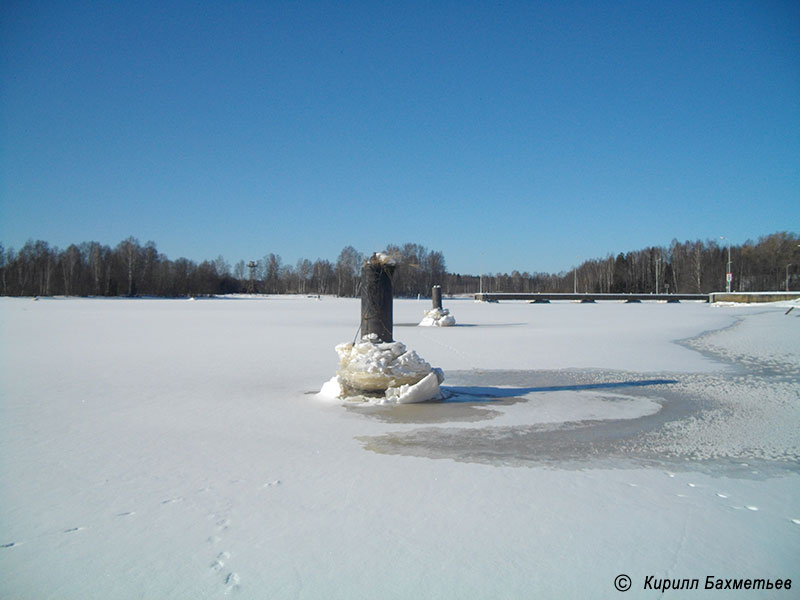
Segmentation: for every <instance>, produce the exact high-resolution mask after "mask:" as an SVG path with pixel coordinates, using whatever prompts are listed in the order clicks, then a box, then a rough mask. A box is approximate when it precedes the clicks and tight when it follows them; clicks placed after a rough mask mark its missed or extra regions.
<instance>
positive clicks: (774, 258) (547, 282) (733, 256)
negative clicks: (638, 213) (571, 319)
mask: <svg viewBox="0 0 800 600" xmlns="http://www.w3.org/2000/svg"><path fill="white" fill-rule="evenodd" d="M799 245H800V237H798V236H797V235H796V234H794V233H787V232H785V231H783V232H778V233H773V234H771V235H766V236H762V237H760V238H759V239H758V241H757V242H753V241H750V240H748V241H747V242H745V243H744V244H742V245H739V246H733V245H732V246H730V262H731V273H732V281H731V290H735V291H741V292H748V291H775V290H784V289H786V287H787V286H788V287H789V289H791V290H795V291H796V290H798V289H800V275H798V273H800V247H798V246H799ZM727 265H728V246H727V245H726V244H724V243H720V242H718V241H717V240H706V241H705V242H702V241H699V240H698V241H694V242H689V241H686V242H682V243H681V242H679V241H678V240H673V241H672V243H671V244H670V245H669V246H668V247H656V246H654V247H650V248H645V249H643V250H635V251H631V252H627V253H620V254H617V256H613V255H611V254H609V255H608V256H606V257H605V258H598V259H592V260H587V261H585V262H584V263H583V264H581V265H580V266H579V267H576V268H575V269H573V270H571V271H567V272H562V273H558V274H548V273H532V274H531V273H520V272H519V271H513V272H512V273H511V274H510V275H509V274H508V273H495V274H488V275H483V276H474V275H458V274H448V275H447V279H446V283H445V285H444V287H445V293H448V294H465V293H474V292H477V291H478V290H479V289H482V290H483V291H484V292H517V293H520V292H522V293H536V292H573V291H577V292H587V293H636V294H649V293H662V294H663V293H670V292H672V293H679V294H692V293H698V294H707V293H710V292H718V291H724V290H725V289H726V273H727Z"/></svg>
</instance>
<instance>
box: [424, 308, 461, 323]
mask: <svg viewBox="0 0 800 600" xmlns="http://www.w3.org/2000/svg"><path fill="white" fill-rule="evenodd" d="M455 324H456V319H455V317H453V315H451V314H450V311H449V310H447V309H446V308H432V309H431V310H428V311H425V317H424V318H423V319H422V321H420V324H419V326H420V327H452V326H453V325H455Z"/></svg>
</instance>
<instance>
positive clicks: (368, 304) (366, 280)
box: [361, 254, 394, 342]
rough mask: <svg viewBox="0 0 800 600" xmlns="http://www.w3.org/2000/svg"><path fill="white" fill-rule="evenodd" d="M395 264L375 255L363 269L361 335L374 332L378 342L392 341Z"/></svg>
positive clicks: (366, 262) (365, 263)
mask: <svg viewBox="0 0 800 600" xmlns="http://www.w3.org/2000/svg"><path fill="white" fill-rule="evenodd" d="M393 273H394V263H392V262H391V261H389V260H387V259H386V257H382V256H379V255H377V254H373V255H372V256H371V257H370V258H369V260H367V261H365V262H364V266H363V267H362V268H361V336H362V337H363V336H365V335H370V334H372V333H374V334H375V335H377V336H378V339H377V341H380V342H392V341H394V339H393V338H392V335H393V329H394V323H393V318H394V317H393V313H392V274H393Z"/></svg>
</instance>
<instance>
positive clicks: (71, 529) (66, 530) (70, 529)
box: [64, 527, 86, 533]
mask: <svg viewBox="0 0 800 600" xmlns="http://www.w3.org/2000/svg"><path fill="white" fill-rule="evenodd" d="M84 529H86V527H71V528H69V529H65V530H64V533H75V532H76V531H83V530H84Z"/></svg>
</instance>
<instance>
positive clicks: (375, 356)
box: [320, 334, 444, 404]
mask: <svg viewBox="0 0 800 600" xmlns="http://www.w3.org/2000/svg"><path fill="white" fill-rule="evenodd" d="M336 353H337V354H338V355H339V370H338V371H337V373H336V376H335V377H333V378H332V379H331V380H330V381H328V382H326V383H325V384H324V385H323V386H322V389H321V390H320V395H321V396H324V397H328V398H345V399H350V400H356V401H365V402H374V403H376V404H410V403H414V402H426V401H428V400H434V399H436V398H439V397H440V390H439V384H441V383H442V382H443V381H444V373H442V370H441V369H435V368H433V367H431V365H430V364H429V363H428V362H427V361H425V360H423V359H422V358H420V356H419V355H418V354H417V353H416V352H415V351H414V350H410V351H409V350H407V349H406V346H405V344H403V343H402V342H377V336H375V335H374V334H371V335H370V336H365V337H364V338H362V340H361V342H359V343H357V344H339V345H338V346H336Z"/></svg>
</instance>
